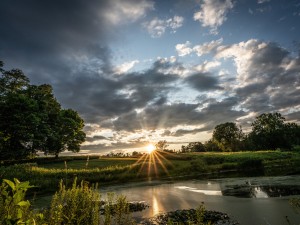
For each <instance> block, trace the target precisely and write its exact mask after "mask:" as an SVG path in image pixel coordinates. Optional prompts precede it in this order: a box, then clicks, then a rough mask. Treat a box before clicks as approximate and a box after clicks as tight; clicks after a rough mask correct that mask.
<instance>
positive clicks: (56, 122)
mask: <svg viewBox="0 0 300 225" xmlns="http://www.w3.org/2000/svg"><path fill="white" fill-rule="evenodd" d="M0 73H1V76H0V118H1V120H0V158H2V159H12V158H18V159H21V158H25V157H28V156H32V155H35V154H36V152H37V151H38V150H41V151H44V152H45V153H48V154H54V155H56V156H58V154H59V153H60V152H62V151H64V150H70V151H73V152H78V151H79V149H80V144H81V143H82V142H83V141H84V140H85V134H84V132H83V131H82V129H83V126H84V124H83V120H82V119H81V118H80V117H79V115H78V113H77V112H76V111H73V110H71V109H67V110H65V109H61V106H60V104H59V103H58V102H57V100H56V99H55V97H54V95H53V93H52V87H51V86H50V85H46V84H44V85H39V86H36V85H30V83H29V79H28V78H27V77H26V76H25V75H24V74H23V72H22V71H21V70H17V69H14V70H10V71H5V70H4V69H3V63H2V62H0Z"/></svg>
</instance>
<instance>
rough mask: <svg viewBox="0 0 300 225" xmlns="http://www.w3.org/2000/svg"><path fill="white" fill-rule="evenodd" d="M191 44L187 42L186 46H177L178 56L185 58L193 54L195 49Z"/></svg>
mask: <svg viewBox="0 0 300 225" xmlns="http://www.w3.org/2000/svg"><path fill="white" fill-rule="evenodd" d="M190 46H191V43H190V42H189V41H187V42H185V43H184V44H177V45H176V46H175V48H176V51H177V54H178V56H185V55H189V54H191V53H192V52H193V49H192V48H190Z"/></svg>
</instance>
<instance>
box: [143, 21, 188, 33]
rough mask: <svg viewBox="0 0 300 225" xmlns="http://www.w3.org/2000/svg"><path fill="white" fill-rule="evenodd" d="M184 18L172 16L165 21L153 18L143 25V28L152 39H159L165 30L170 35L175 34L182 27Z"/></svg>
mask: <svg viewBox="0 0 300 225" xmlns="http://www.w3.org/2000/svg"><path fill="white" fill-rule="evenodd" d="M183 21H184V18H183V17H181V16H174V17H173V18H169V19H166V20H161V19H158V18H154V19H153V20H151V21H149V22H145V23H143V26H144V27H145V28H146V29H147V31H148V33H149V34H150V35H151V37H153V38H158V37H161V36H162V35H163V34H164V33H165V32H166V30H167V29H169V30H170V32H171V33H176V30H177V29H178V28H180V27H181V26H182V25H183Z"/></svg>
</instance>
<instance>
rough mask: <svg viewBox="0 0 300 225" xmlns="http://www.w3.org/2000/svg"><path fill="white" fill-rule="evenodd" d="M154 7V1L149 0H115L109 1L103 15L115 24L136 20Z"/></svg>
mask: <svg viewBox="0 0 300 225" xmlns="http://www.w3.org/2000/svg"><path fill="white" fill-rule="evenodd" d="M153 9H154V2H153V1H149V0H125V1H124V0H114V1H108V8H107V9H106V10H105V11H104V13H103V16H104V17H105V19H106V20H107V21H109V22H110V23H112V24H114V25H118V24H120V23H126V22H127V21H128V22H133V21H136V20H137V19H139V18H141V17H143V16H145V14H146V12H147V11H149V10H153Z"/></svg>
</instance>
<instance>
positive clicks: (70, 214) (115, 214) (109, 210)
mask: <svg viewBox="0 0 300 225" xmlns="http://www.w3.org/2000/svg"><path fill="white" fill-rule="evenodd" d="M31 187H32V186H30V185H29V182H28V181H26V182H20V181H18V180H17V179H14V182H12V181H10V180H3V183H2V185H1V187H0V191H1V193H0V194H1V195H0V224H3V225H16V224H24V225H42V224H43V225H58V224H66V225H67V224H69V225H76V224H77V225H90V224H91V225H101V224H104V225H113V224H115V225H117V224H124V225H134V224H135V221H134V220H133V219H132V216H131V213H130V211H129V204H128V202H127V200H126V197H124V196H114V195H113V194H110V195H108V198H107V200H105V201H101V199H100V193H99V191H98V190H97V186H95V187H90V186H89V185H88V183H87V182H83V181H82V182H81V183H80V185H78V184H77V181H76V179H74V182H73V185H72V187H71V188H67V187H66V186H65V185H64V184H63V183H62V182H61V183H60V186H59V190H58V191H57V192H56V193H55V195H54V196H53V198H52V202H51V206H50V208H49V209H46V210H43V212H42V213H41V212H38V211H34V210H32V208H31V207H30V206H31V204H30V202H29V201H28V200H25V194H26V192H27V190H28V189H29V188H31ZM103 206H104V208H103ZM103 210H104V211H103ZM102 214H103V216H102Z"/></svg>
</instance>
